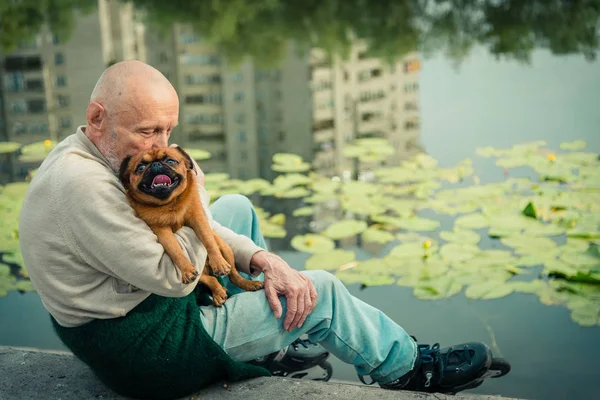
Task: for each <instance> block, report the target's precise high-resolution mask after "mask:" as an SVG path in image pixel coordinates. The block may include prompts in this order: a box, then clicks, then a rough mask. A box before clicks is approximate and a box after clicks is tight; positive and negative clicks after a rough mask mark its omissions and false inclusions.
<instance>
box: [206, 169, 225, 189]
mask: <svg viewBox="0 0 600 400" xmlns="http://www.w3.org/2000/svg"><path fill="white" fill-rule="evenodd" d="M228 180H229V174H227V173H224V172H215V173H210V174H205V175H204V182H205V184H206V186H209V185H216V184H219V183H223V182H227V181H228Z"/></svg>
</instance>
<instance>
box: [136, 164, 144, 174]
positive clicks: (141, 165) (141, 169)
mask: <svg viewBox="0 0 600 400" xmlns="http://www.w3.org/2000/svg"><path fill="white" fill-rule="evenodd" d="M145 167H146V165H145V164H140V165H138V167H137V169H136V170H135V172H137V173H140V172H142V171H143V170H144V168H145Z"/></svg>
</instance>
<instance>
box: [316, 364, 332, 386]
mask: <svg viewBox="0 0 600 400" xmlns="http://www.w3.org/2000/svg"><path fill="white" fill-rule="evenodd" d="M319 367H321V368H323V369H324V370H325V372H326V373H327V375H326V376H325V377H324V378H322V379H315V380H317V381H323V382H327V381H328V380H329V379H331V375H333V366H332V365H331V363H330V362H329V361H321V363H319Z"/></svg>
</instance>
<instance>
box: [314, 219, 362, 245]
mask: <svg viewBox="0 0 600 400" xmlns="http://www.w3.org/2000/svg"><path fill="white" fill-rule="evenodd" d="M365 230H367V223H366V222H365V221H355V220H345V221H339V222H335V223H333V224H331V225H330V226H329V227H328V228H327V229H326V230H325V232H323V234H324V235H325V236H327V237H329V238H331V239H334V240H337V239H344V238H347V237H351V236H355V235H358V234H359V233H362V232H364V231H365Z"/></svg>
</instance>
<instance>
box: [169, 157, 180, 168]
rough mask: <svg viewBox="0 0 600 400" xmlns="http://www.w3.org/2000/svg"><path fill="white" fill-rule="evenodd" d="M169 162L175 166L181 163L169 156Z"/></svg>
mask: <svg viewBox="0 0 600 400" xmlns="http://www.w3.org/2000/svg"><path fill="white" fill-rule="evenodd" d="M167 164H169V165H170V166H172V167H174V166H176V165H177V164H179V163H178V162H177V161H175V160H172V159H170V158H169V159H168V160H167Z"/></svg>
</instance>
